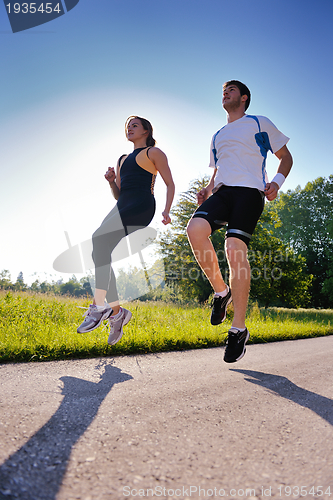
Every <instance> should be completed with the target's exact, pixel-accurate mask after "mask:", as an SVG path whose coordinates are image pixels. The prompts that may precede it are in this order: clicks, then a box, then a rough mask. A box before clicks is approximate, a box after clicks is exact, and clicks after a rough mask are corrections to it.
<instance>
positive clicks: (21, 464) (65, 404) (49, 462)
mask: <svg viewBox="0 0 333 500" xmlns="http://www.w3.org/2000/svg"><path fill="white" fill-rule="evenodd" d="M131 378H132V376H131V375H128V374H127V373H123V372H122V371H121V370H120V369H119V368H116V367H115V366H112V365H106V366H105V371H104V373H103V374H102V375H101V377H100V380H99V382H97V383H95V382H90V381H88V380H82V379H79V378H76V377H61V378H60V380H61V381H62V382H63V384H64V387H63V389H62V394H63V395H64V396H65V397H64V399H63V400H62V402H61V405H60V406H59V408H58V410H57V411H56V412H55V414H54V415H53V416H52V417H51V418H50V420H49V421H48V422H47V423H46V424H45V425H43V427H42V428H41V429H40V430H39V431H37V432H36V434H34V435H33V436H32V437H31V438H30V439H29V441H28V442H27V443H26V444H24V445H23V446H22V448H20V449H19V450H18V451H17V452H16V453H14V454H13V455H11V456H10V457H9V458H8V459H7V460H6V462H5V463H4V464H3V465H2V466H1V467H0V499H1V500H14V499H20V500H54V499H55V498H56V495H57V492H58V491H59V488H60V486H61V484H62V480H63V476H64V474H65V472H66V468H67V463H68V460H69V457H70V454H71V451H72V448H73V446H74V445H75V443H76V442H77V441H78V439H79V438H80V437H81V436H82V435H83V434H84V432H85V431H86V430H87V429H88V427H89V425H90V424H91V423H92V421H93V420H94V418H95V416H96V414H97V412H98V409H99V407H100V405H101V404H102V402H103V401H104V399H105V397H106V396H107V395H108V394H109V392H110V391H111V389H112V387H113V386H114V384H119V383H120V382H125V381H126V380H130V379H131Z"/></svg>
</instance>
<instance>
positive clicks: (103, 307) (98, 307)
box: [96, 304, 106, 311]
mask: <svg viewBox="0 0 333 500" xmlns="http://www.w3.org/2000/svg"><path fill="white" fill-rule="evenodd" d="M96 307H97V311H102V309H105V308H106V305H105V304H104V305H103V306H98V305H97V304H96Z"/></svg>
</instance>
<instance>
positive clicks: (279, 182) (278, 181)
mask: <svg viewBox="0 0 333 500" xmlns="http://www.w3.org/2000/svg"><path fill="white" fill-rule="evenodd" d="M285 180H286V178H285V176H284V175H283V174H280V173H279V172H278V173H277V174H276V175H275V177H273V179H272V180H271V182H275V183H276V184H277V185H278V186H279V189H280V187H281V186H282V184H283V183H284V181H285Z"/></svg>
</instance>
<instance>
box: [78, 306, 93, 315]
mask: <svg viewBox="0 0 333 500" xmlns="http://www.w3.org/2000/svg"><path fill="white" fill-rule="evenodd" d="M76 307H77V308H78V309H86V311H85V312H84V313H83V317H85V316H90V313H91V310H92V308H93V307H94V305H93V304H90V306H88V307H82V306H76Z"/></svg>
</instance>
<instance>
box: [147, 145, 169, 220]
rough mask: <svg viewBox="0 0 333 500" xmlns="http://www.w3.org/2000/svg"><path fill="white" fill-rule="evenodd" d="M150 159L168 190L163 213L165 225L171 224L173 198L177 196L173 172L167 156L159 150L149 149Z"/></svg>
mask: <svg viewBox="0 0 333 500" xmlns="http://www.w3.org/2000/svg"><path fill="white" fill-rule="evenodd" d="M149 159H150V160H151V161H152V162H153V163H154V165H155V167H156V169H157V170H158V171H159V173H160V174H161V177H162V179H163V180H164V183H165V185H166V188H167V192H166V201H165V208H164V210H163V212H162V215H163V220H162V222H163V224H169V222H171V218H170V215H169V213H170V209H171V205H172V201H173V197H174V195H175V184H174V182H173V178H172V174H171V170H170V167H169V164H168V159H167V157H166V155H165V154H164V153H163V151H161V150H160V149H158V148H155V147H153V148H150V149H149Z"/></svg>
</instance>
